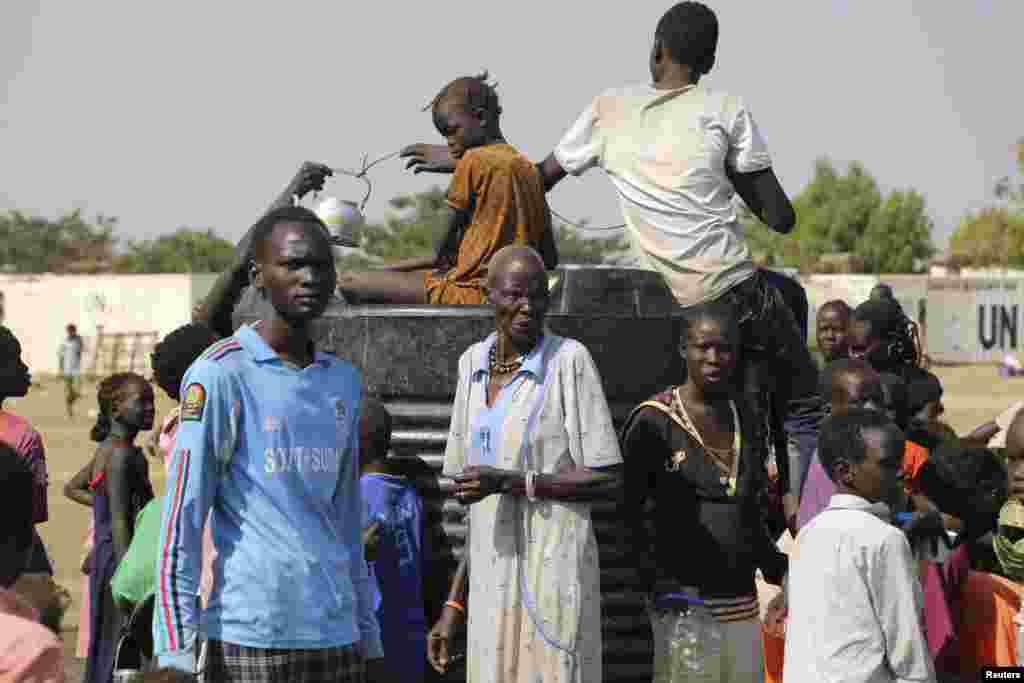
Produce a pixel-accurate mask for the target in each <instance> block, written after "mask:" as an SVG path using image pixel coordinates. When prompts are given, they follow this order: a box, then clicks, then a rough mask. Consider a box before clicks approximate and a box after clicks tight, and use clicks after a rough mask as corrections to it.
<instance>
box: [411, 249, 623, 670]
mask: <svg viewBox="0 0 1024 683" xmlns="http://www.w3.org/2000/svg"><path fill="white" fill-rule="evenodd" d="M487 294H488V298H489V300H490V301H491V302H492V303H493V304H494V308H495V311H494V312H495V323H496V328H497V329H496V331H495V332H494V333H493V334H491V335H490V336H489V337H487V338H486V339H485V340H483V341H481V342H478V343H476V344H474V345H473V346H471V347H470V348H469V349H468V350H467V351H466V352H465V353H464V354H463V355H462V358H460V360H459V383H458V388H457V390H456V394H455V405H454V407H453V410H452V421H451V431H450V434H449V437H448V446H447V450H446V452H445V460H444V472H445V474H446V475H447V476H450V477H452V478H454V480H455V496H456V498H457V499H458V500H459V501H460V502H462V503H463V504H466V505H469V506H470V508H469V536H468V544H467V545H468V552H467V553H466V556H467V557H468V576H469V596H468V597H469V644H468V650H469V651H468V653H467V654H468V657H467V663H468V679H467V680H468V681H469V683H517V682H520V681H521V682H523V683H527V682H530V683H532V682H533V681H537V680H543V681H545V683H593V682H594V681H600V680H601V679H602V678H601V615H600V570H599V567H598V549H597V542H596V540H595V537H594V530H593V525H592V523H591V519H590V508H589V505H588V503H590V502H591V501H595V500H598V499H611V498H615V497H616V496H617V495H618V492H619V490H620V486H621V479H620V468H621V463H622V458H621V456H620V454H619V446H618V440H617V438H616V434H615V430H614V428H613V427H612V420H611V415H610V413H609V410H608V406H607V403H606V402H605V398H604V393H603V391H602V389H601V380H600V377H599V376H598V373H597V368H596V367H595V366H594V362H593V360H592V359H591V357H590V354H589V353H588V352H587V350H586V348H584V347H583V345H581V344H580V343H579V342H577V341H574V340H572V339H565V338H562V337H558V336H556V335H554V334H551V333H550V332H548V331H546V330H545V329H544V316H545V313H546V312H547V306H548V283H547V278H546V274H545V270H544V263H543V261H542V260H541V258H540V256H539V255H538V254H537V252H535V251H534V250H533V249H531V248H529V247H523V246H511V247H505V248H503V249H501V250H499V251H498V252H497V253H496V254H495V256H494V258H493V259H492V261H491V264H490V270H489V273H488V278H487ZM478 568H479V569H478ZM466 575H467V567H466V566H465V565H463V566H462V567H460V571H459V572H458V573H457V574H456V579H455V582H454V584H453V586H452V593H451V599H449V601H448V603H447V604H446V606H445V610H444V613H443V615H442V617H441V619H440V620H439V622H438V624H437V625H436V626H435V627H434V629H433V630H432V631H431V634H430V642H429V656H430V660H431V663H432V664H433V665H434V666H435V668H437V669H438V670H444V668H445V665H446V664H447V642H448V639H449V637H450V635H451V631H452V629H453V626H454V624H455V622H456V621H457V620H458V619H460V618H461V615H462V614H464V613H465V606H464V603H463V602H462V598H463V588H464V581H465V577H466Z"/></svg>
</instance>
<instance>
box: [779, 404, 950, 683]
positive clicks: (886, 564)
mask: <svg viewBox="0 0 1024 683" xmlns="http://www.w3.org/2000/svg"><path fill="white" fill-rule="evenodd" d="M903 442H904V435H903V433H902V432H901V431H900V430H899V428H898V427H897V426H896V425H894V424H893V423H892V422H891V421H890V420H889V419H888V417H886V416H885V415H883V414H882V413H879V412H877V411H873V410H863V409H859V408H857V409H853V410H850V411H848V412H846V413H844V414H841V415H833V416H831V417H830V418H829V419H828V420H826V421H825V423H824V424H823V425H822V428H821V436H820V439H819V447H818V455H819V457H820V459H821V462H822V464H823V465H824V467H825V470H826V472H828V473H829V475H830V476H831V477H832V479H833V480H834V481H835V484H836V495H834V496H833V497H832V500H831V502H830V503H829V506H828V508H827V509H826V510H825V511H824V512H822V513H821V514H819V515H818V516H817V517H815V518H814V519H813V520H812V521H811V522H810V523H809V524H807V526H805V527H803V528H802V529H801V530H800V533H799V535H798V536H797V539H796V549H795V551H794V553H793V554H792V556H791V559H790V581H791V582H792V583H793V585H794V586H796V587H797V588H796V590H793V591H792V592H791V594H790V597H789V618H788V621H787V624H786V665H785V670H784V680H785V681H786V683H805V682H806V683H811V682H813V683H820V681H823V680H827V681H836V682H838V683H842V682H844V681H850V683H854V682H856V683H860V682H862V681H874V680H878V681H884V680H899V681H934V680H935V671H934V669H933V666H932V658H931V656H930V653H929V651H928V643H927V640H926V639H925V634H924V627H923V618H922V613H923V609H924V604H923V599H922V594H921V586H920V582H919V580H918V575H917V574H918V572H917V566H916V562H915V561H914V557H913V553H912V552H911V549H910V544H909V543H908V542H907V539H906V537H905V536H904V535H903V534H902V533H901V532H900V531H899V530H897V529H896V528H894V527H893V526H891V525H889V524H887V523H886V522H884V521H882V520H881V519H879V518H878V517H877V516H876V515H875V514H873V513H872V504H873V503H876V502H881V503H885V504H888V505H890V507H894V506H895V505H896V504H897V501H898V500H899V498H900V495H901V486H900V477H901V465H902V460H903Z"/></svg>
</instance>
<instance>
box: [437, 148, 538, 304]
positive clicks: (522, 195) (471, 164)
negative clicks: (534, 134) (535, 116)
mask: <svg viewBox="0 0 1024 683" xmlns="http://www.w3.org/2000/svg"><path fill="white" fill-rule="evenodd" d="M447 199H448V205H449V206H450V207H452V208H453V209H456V210H462V211H471V212H472V218H471V220H470V223H469V225H468V226H467V227H466V231H465V234H464V235H463V237H462V241H461V243H460V244H459V252H458V255H457V256H456V259H455V265H454V266H453V267H452V268H451V269H450V270H448V271H447V272H440V271H430V272H428V273H427V274H426V276H425V284H426V289H427V300H428V301H429V302H430V303H432V304H484V303H487V300H486V297H485V296H484V290H483V287H484V281H485V279H486V278H487V264H488V263H490V260H491V257H492V256H494V253H495V252H496V251H498V250H499V249H501V248H502V247H504V246H508V245H509V244H528V245H531V246H533V247H534V248H536V247H537V246H539V245H540V241H541V237H542V236H543V234H544V231H545V230H547V229H548V226H549V224H550V221H551V216H550V213H549V211H548V204H547V199H546V198H545V196H544V183H543V181H542V180H541V177H540V173H539V172H538V171H537V167H536V166H534V165H533V163H532V162H531V161H530V160H529V159H527V158H526V157H524V156H523V155H521V154H520V153H519V152H517V151H516V150H515V148H514V147H512V146H511V145H508V144H505V143H498V144H493V145H483V146H481V147H474V148H473V149H470V150H468V151H467V152H466V153H465V154H464V155H463V157H462V158H461V159H460V160H459V163H458V165H456V167H455V174H454V176H453V177H452V182H451V185H449V186H448V197H447Z"/></svg>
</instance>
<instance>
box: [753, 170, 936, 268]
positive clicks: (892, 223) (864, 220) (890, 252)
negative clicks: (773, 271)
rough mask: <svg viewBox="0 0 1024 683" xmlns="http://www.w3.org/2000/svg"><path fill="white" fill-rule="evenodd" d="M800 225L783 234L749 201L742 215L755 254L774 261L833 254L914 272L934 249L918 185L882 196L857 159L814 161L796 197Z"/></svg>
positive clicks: (807, 264) (792, 263)
mask: <svg viewBox="0 0 1024 683" xmlns="http://www.w3.org/2000/svg"><path fill="white" fill-rule="evenodd" d="M793 209H794V210H795V212H796V219H797V222H796V226H795V227H794V229H793V231H792V232H791V233H790V234H788V235H780V234H778V233H775V232H773V231H771V230H770V229H769V228H768V227H767V226H765V225H764V224H762V223H761V222H760V221H758V220H757V218H756V217H755V216H754V215H753V214H752V213H751V212H750V211H749V210H747V209H746V208H745V207H744V208H743V209H742V210H741V213H740V220H741V222H742V224H743V228H744V232H745V234H746V237H747V240H748V242H749V244H750V247H751V251H752V252H753V254H754V257H755V258H756V259H757V260H759V261H761V262H763V263H765V265H769V266H786V267H791V268H800V269H801V270H804V271H809V270H814V269H816V268H818V267H819V265H820V262H821V259H822V257H823V256H825V255H829V254H840V253H842V254H849V255H852V256H855V257H857V258H856V261H857V262H862V263H863V264H864V268H865V270H867V271H869V272H909V271H911V270H913V269H914V268H915V267H916V265H917V264H918V263H919V262H920V260H921V259H924V258H927V257H928V256H929V255H931V254H932V253H933V248H932V244H931V221H930V220H929V218H928V216H927V213H926V211H925V204H924V198H923V197H922V196H921V195H920V194H919V193H917V192H916V191H914V190H899V191H896V192H893V193H891V194H890V195H889V196H888V197H886V198H884V200H883V197H882V194H881V192H880V191H879V189H878V183H877V182H876V181H875V179H874V178H873V177H872V176H871V174H870V173H869V172H868V171H867V169H865V168H864V166H863V164H861V163H859V162H853V163H851V164H850V165H849V167H848V168H847V169H846V172H845V173H840V172H838V171H837V170H836V167H835V165H834V164H833V163H832V162H831V161H830V160H829V159H827V158H822V159H818V160H817V161H816V162H815V164H814V175H813V177H812V178H811V181H810V183H808V184H807V186H806V187H805V188H804V189H803V190H802V191H801V192H800V193H799V194H798V195H796V196H795V197H794V198H793Z"/></svg>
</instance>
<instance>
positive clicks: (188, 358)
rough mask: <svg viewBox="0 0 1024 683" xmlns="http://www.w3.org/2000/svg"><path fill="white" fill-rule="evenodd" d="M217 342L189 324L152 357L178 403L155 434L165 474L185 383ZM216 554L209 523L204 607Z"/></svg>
mask: <svg viewBox="0 0 1024 683" xmlns="http://www.w3.org/2000/svg"><path fill="white" fill-rule="evenodd" d="M216 341H217V335H216V334H214V332H213V330H211V329H210V328H209V327H208V326H207V325H206V324H204V323H189V324H188V325H183V326H182V327H179V328H178V329H176V330H174V331H173V332H171V333H170V334H168V335H167V336H166V337H164V338H163V339H162V340H161V341H160V343H159V344H157V345H156V347H155V348H154V349H153V354H152V356H151V358H150V364H151V366H152V368H153V381H154V382H156V385H157V386H158V387H160V388H161V389H163V391H164V393H165V394H167V396H168V398H170V399H171V400H172V401H174V403H175V406H174V408H172V409H171V411H170V412H169V413H167V415H166V417H164V419H163V422H162V424H161V425H160V430H159V431H154V432H153V436H154V437H155V438H156V449H155V450H157V451H158V452H159V453H160V456H161V460H162V461H163V464H164V472H170V470H171V454H172V453H173V452H174V435H175V434H176V433H177V431H178V424H179V420H180V418H181V395H180V393H179V392H180V391H181V383H182V382H183V381H184V379H185V373H186V372H187V371H188V369H189V367H190V366H191V365H192V363H194V362H195V361H196V359H197V358H199V356H201V355H202V354H203V352H204V351H206V349H208V348H209V347H210V346H212V345H213V344H214V342H216ZM216 555H217V551H216V550H215V548H214V547H213V534H212V532H211V530H210V525H209V522H207V524H206V528H205V529H204V530H203V569H202V578H201V579H200V581H199V599H200V601H201V603H202V605H203V607H206V603H207V601H208V600H209V598H210V590H211V589H212V588H213V560H214V558H215V557H216Z"/></svg>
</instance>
